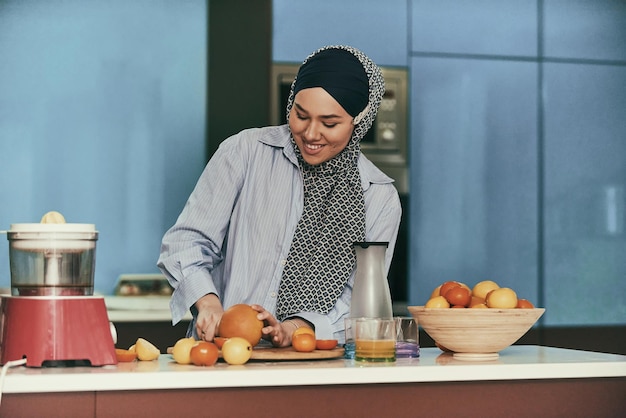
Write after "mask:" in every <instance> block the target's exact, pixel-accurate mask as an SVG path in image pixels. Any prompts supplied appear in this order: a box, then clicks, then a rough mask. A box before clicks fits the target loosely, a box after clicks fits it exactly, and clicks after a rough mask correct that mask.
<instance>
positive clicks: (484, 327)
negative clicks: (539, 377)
mask: <svg viewBox="0 0 626 418" xmlns="http://www.w3.org/2000/svg"><path fill="white" fill-rule="evenodd" d="M456 283H458V282H456ZM459 288H467V286H465V285H463V284H459V285H458V286H454V285H452V284H449V283H448V282H446V283H444V284H443V285H442V286H441V287H440V289H443V290H444V291H445V295H442V294H436V293H437V292H436V290H437V289H435V291H433V294H431V296H430V299H429V300H428V302H427V303H426V304H425V305H424V306H409V307H408V309H409V312H411V314H412V315H413V317H414V318H416V319H417V321H418V324H419V325H420V326H421V327H422V328H423V329H424V331H426V333H427V334H428V335H429V336H430V337H431V338H432V339H433V340H434V341H435V342H436V344H437V346H439V347H445V349H446V350H449V351H451V352H453V353H454V354H453V355H454V357H455V358H458V359H463V360H491V359H493V358H497V357H498V353H499V352H500V351H502V350H503V349H505V348H507V347H509V346H510V345H512V344H514V343H515V342H516V341H517V340H519V339H520V338H521V337H522V336H523V335H524V334H526V332H528V330H529V329H530V328H531V327H532V326H533V325H534V324H535V323H536V322H537V320H538V319H539V318H540V317H541V315H543V313H544V312H545V309H543V308H535V307H534V305H533V304H532V303H530V302H528V301H527V300H525V299H518V298H517V294H516V293H515V292H514V291H513V290H512V289H509V288H503V287H500V286H498V285H497V284H496V283H495V282H492V281H490V282H489V283H486V282H480V283H479V284H477V285H476V286H474V288H473V289H475V290H477V292H474V291H472V292H471V294H470V302H467V295H466V292H465V291H460V290H459ZM454 289H457V290H456V291H454ZM459 295H461V296H462V297H459ZM446 296H448V297H446ZM456 301H461V302H464V303H465V305H459V304H453V303H452V302H456ZM520 301H522V302H521V303H520ZM451 308H465V309H451ZM476 308H486V309H476Z"/></svg>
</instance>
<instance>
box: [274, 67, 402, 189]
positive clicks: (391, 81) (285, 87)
mask: <svg viewBox="0 0 626 418" xmlns="http://www.w3.org/2000/svg"><path fill="white" fill-rule="evenodd" d="M299 66H300V64H291V63H276V64H274V65H273V66H272V71H271V77H272V79H271V86H270V87H271V89H270V100H271V103H270V117H271V122H272V123H273V124H275V125H280V124H283V123H286V115H285V107H286V105H287V99H288V98H289V91H290V89H291V83H292V82H293V79H294V78H295V76H296V74H297V73H298V68H299ZM381 70H382V73H383V76H384V77H385V95H384V97H383V100H382V102H381V104H380V108H379V109H378V116H377V117H376V120H375V121H374V124H373V126H372V129H370V131H369V132H368V134H367V135H366V136H365V138H363V140H362V141H361V150H362V151H363V153H364V154H365V155H366V156H367V157H368V158H369V159H370V160H371V161H372V162H373V163H374V164H376V166H377V167H378V168H380V169H381V170H383V171H384V172H385V173H386V174H387V175H388V176H390V177H391V178H393V179H394V180H395V181H396V187H397V188H398V192H399V193H401V194H403V193H408V190H409V179H408V155H407V153H408V140H407V137H408V129H407V70H406V69H405V68H397V67H382V68H381Z"/></svg>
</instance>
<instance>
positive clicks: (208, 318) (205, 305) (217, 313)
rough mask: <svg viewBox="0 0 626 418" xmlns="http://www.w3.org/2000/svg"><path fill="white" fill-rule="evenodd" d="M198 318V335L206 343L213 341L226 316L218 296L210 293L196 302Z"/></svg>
mask: <svg viewBox="0 0 626 418" xmlns="http://www.w3.org/2000/svg"><path fill="white" fill-rule="evenodd" d="M195 305H196V309H197V310H198V316H197V318H196V333H197V334H198V338H200V339H201V340H204V341H213V338H215V336H216V335H217V328H218V326H219V324H220V320H221V319H222V315H223V314H224V308H223V307H222V303H221V302H220V300H219V298H218V297H217V295H215V294H213V293H210V294H208V295H205V296H203V297H201V298H200V299H198V301H197V302H196V304H195Z"/></svg>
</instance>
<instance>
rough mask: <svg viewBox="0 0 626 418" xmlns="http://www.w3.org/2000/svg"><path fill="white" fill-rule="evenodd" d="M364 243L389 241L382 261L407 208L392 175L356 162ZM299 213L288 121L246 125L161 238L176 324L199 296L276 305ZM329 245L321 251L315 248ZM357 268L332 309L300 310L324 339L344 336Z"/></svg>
mask: <svg viewBox="0 0 626 418" xmlns="http://www.w3.org/2000/svg"><path fill="white" fill-rule="evenodd" d="M359 171H360V174H361V182H362V184H363V193H364V198H365V210H366V236H365V239H366V241H388V242H389V248H388V250H387V256H386V267H387V270H389V265H390V264H391V257H392V255H393V249H394V246H395V242H396V237H397V234H398V228H399V225H400V217H401V214H402V209H401V206H400V199H399V197H398V193H397V191H396V189H395V187H394V186H393V184H392V182H393V180H392V179H390V178H389V177H387V176H386V175H385V174H384V173H383V172H382V171H380V170H379V169H378V168H376V166H374V164H372V163H371V162H370V161H369V160H368V159H367V158H366V157H365V156H364V155H362V154H361V157H360V159H359ZM302 210H303V188H302V175H301V173H300V170H299V167H298V160H297V158H296V154H295V152H294V149H293V146H292V144H291V141H290V138H289V130H288V127H287V125H282V126H272V127H266V128H256V129H248V130H245V131H242V132H240V133H239V134H237V135H233V136H232V137H230V138H228V139H227V140H225V141H224V142H223V143H222V144H221V145H220V147H219V149H218V150H217V152H216V153H215V155H214V156H213V158H211V160H210V161H209V163H208V164H207V166H206V167H205V169H204V171H203V173H202V175H201V176H200V179H199V180H198V183H197V184H196V186H195V188H194V190H193V192H192V194H191V196H190V197H189V200H188V201H187V203H186V204H185V207H184V209H183V211H182V213H181V214H180V216H179V218H178V220H177V221H176V224H175V225H174V226H172V228H170V229H169V230H168V231H167V232H166V233H165V236H164V237H163V242H162V246H161V255H160V257H159V260H158V266H159V268H160V269H161V270H162V271H163V273H164V274H165V275H166V276H167V278H168V280H169V282H170V283H171V284H172V286H173V287H174V293H173V295H172V299H171V301H170V308H171V311H172V322H173V323H174V324H176V323H178V322H179V321H180V320H181V319H182V318H183V316H184V315H185V313H186V312H187V310H188V309H190V307H191V306H192V305H193V304H194V303H195V302H196V301H197V300H198V299H200V298H201V297H202V296H204V295H206V294H208V293H215V294H216V295H217V296H218V297H219V298H220V300H221V302H222V305H223V306H224V308H227V307H229V306H231V305H234V304H236V303H247V304H259V305H262V306H263V307H264V308H265V309H267V310H268V311H269V312H272V313H274V312H275V309H276V298H277V295H278V287H279V283H280V279H281V276H282V273H283V267H284V265H285V262H286V260H287V254H288V252H289V247H290V246H291V241H292V238H293V234H294V232H295V229H296V225H297V223H298V220H299V219H300V216H301V214H302ZM319 250H320V251H324V249H323V248H320V249H319ZM353 282H354V272H353V274H352V276H351V278H350V280H349V281H348V283H347V285H346V287H345V289H344V291H343V293H342V294H341V296H340V297H339V300H338V301H337V303H336V305H335V306H334V307H333V309H332V310H331V311H330V312H329V313H328V314H325V315H322V314H319V313H315V312H302V313H299V314H297V315H294V316H300V317H302V318H304V319H306V320H308V321H310V322H311V323H313V324H314V325H315V332H316V335H317V336H318V338H337V339H339V340H340V341H343V328H344V326H343V318H344V317H346V315H347V314H348V313H349V311H350V295H351V292H352V283H353Z"/></svg>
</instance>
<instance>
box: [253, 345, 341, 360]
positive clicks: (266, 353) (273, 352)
mask: <svg viewBox="0 0 626 418" xmlns="http://www.w3.org/2000/svg"><path fill="white" fill-rule="evenodd" d="M343 351H344V350H343V347H337V348H333V349H332V350H313V351H310V352H308V353H304V352H300V351H296V350H294V349H293V347H284V348H277V347H256V348H254V350H252V357H251V359H252V360H272V361H276V360H322V359H335V358H341V357H343Z"/></svg>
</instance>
